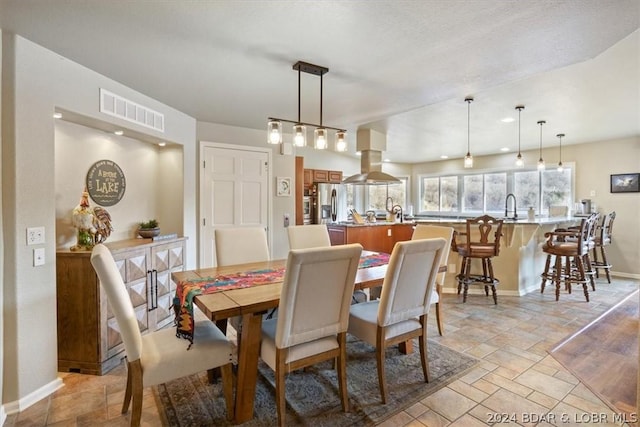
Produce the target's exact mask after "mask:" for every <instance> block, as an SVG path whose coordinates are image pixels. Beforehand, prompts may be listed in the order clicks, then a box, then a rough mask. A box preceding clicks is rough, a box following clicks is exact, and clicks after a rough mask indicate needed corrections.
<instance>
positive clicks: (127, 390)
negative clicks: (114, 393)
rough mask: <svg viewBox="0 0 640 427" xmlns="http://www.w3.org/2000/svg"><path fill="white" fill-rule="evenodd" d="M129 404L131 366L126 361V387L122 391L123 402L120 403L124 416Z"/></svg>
mask: <svg viewBox="0 0 640 427" xmlns="http://www.w3.org/2000/svg"><path fill="white" fill-rule="evenodd" d="M130 404H131V366H129V362H128V361H127V386H126V388H125V391H124V401H123V402H122V413H123V414H126V413H127V411H128V410H129V405H130Z"/></svg>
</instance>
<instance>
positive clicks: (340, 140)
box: [336, 131, 347, 152]
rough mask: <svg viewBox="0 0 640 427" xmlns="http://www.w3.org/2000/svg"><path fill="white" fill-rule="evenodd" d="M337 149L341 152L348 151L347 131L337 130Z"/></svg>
mask: <svg viewBox="0 0 640 427" xmlns="http://www.w3.org/2000/svg"><path fill="white" fill-rule="evenodd" d="M336 151H339V152H345V151H347V140H346V138H345V132H342V131H338V132H336Z"/></svg>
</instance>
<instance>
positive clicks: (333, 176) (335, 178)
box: [328, 171, 342, 184]
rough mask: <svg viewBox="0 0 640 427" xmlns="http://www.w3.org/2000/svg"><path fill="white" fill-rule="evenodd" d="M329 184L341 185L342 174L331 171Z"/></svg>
mask: <svg viewBox="0 0 640 427" xmlns="http://www.w3.org/2000/svg"><path fill="white" fill-rule="evenodd" d="M328 173H329V182H333V183H336V184H339V183H340V182H342V172H340V171H329V172H328Z"/></svg>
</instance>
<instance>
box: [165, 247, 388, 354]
mask: <svg viewBox="0 0 640 427" xmlns="http://www.w3.org/2000/svg"><path fill="white" fill-rule="evenodd" d="M388 263H389V254H386V253H378V252H369V251H363V253H362V255H361V256H360V261H359V264H358V268H369V267H377V266H380V265H385V264H388ZM284 271H285V269H284V267H281V268H275V269H262V270H252V271H246V272H238V273H233V274H221V275H219V276H215V277H202V278H198V279H188V280H181V281H179V282H178V283H177V284H176V295H175V297H174V299H173V309H174V311H175V323H176V336H178V337H180V338H184V339H187V340H189V342H190V344H189V348H190V347H191V344H193V329H194V320H193V299H194V298H195V297H196V296H197V295H202V294H212V293H215V292H221V291H225V290H230V289H241V288H249V287H252V286H260V285H268V284H270V283H278V282H281V281H282V280H283V278H284Z"/></svg>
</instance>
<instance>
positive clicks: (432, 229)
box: [411, 224, 453, 335]
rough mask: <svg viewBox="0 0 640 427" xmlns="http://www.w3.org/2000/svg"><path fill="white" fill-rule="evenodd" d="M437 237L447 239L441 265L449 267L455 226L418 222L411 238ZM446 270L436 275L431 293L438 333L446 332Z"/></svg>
mask: <svg viewBox="0 0 640 427" xmlns="http://www.w3.org/2000/svg"><path fill="white" fill-rule="evenodd" d="M435 237H442V238H443V239H445V240H446V241H447V243H446V245H445V246H444V249H443V251H442V257H441V258H440V267H445V268H446V267H447V261H448V260H449V250H450V249H451V239H452V238H453V227H442V226H439V225H427V224H418V225H416V228H415V229H414V230H413V235H412V236H411V240H417V239H433V238H435ZM445 275H446V272H442V273H440V274H438V276H437V277H436V291H435V292H433V293H432V294H431V303H432V304H435V305H436V321H437V323H438V333H439V334H440V335H443V334H444V324H443V321H442V308H441V307H442V306H441V304H440V300H441V298H442V286H443V285H444V278H445Z"/></svg>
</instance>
